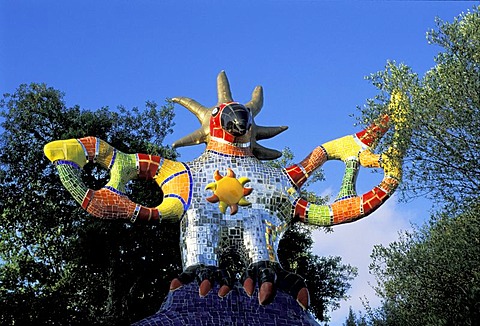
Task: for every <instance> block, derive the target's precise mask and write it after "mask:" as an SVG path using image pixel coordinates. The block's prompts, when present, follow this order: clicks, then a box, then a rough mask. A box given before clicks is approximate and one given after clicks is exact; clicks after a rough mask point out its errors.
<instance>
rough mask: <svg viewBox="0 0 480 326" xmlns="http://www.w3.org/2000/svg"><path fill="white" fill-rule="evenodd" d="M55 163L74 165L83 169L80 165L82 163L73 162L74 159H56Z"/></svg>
mask: <svg viewBox="0 0 480 326" xmlns="http://www.w3.org/2000/svg"><path fill="white" fill-rule="evenodd" d="M55 164H56V165H70V166H73V167H74V168H76V169H78V170H81V169H82V168H81V167H80V165H78V164H77V163H75V162H72V161H67V160H56V161H55Z"/></svg>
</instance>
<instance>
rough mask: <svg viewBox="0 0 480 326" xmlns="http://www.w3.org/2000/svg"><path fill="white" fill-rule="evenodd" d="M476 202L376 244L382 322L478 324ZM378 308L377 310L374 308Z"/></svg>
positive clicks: (479, 286) (479, 268)
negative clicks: (396, 237)
mask: <svg viewBox="0 0 480 326" xmlns="http://www.w3.org/2000/svg"><path fill="white" fill-rule="evenodd" d="M479 216H480V205H476V206H475V207H472V208H470V209H469V210H468V212H466V213H463V214H461V215H459V216H458V217H456V218H452V217H450V216H449V214H448V213H443V214H440V215H439V216H437V217H436V218H435V219H432V220H431V222H430V224H428V225H425V226H424V227H422V228H420V229H417V230H414V231H412V232H406V233H404V234H403V236H402V237H401V238H400V239H399V240H398V241H396V242H393V243H391V244H390V245H389V246H387V247H383V246H377V247H375V249H374V251H373V254H372V257H373V262H372V265H371V269H372V271H373V272H374V274H375V275H376V277H377V278H378V280H379V281H380V286H379V287H378V288H377V289H376V290H377V293H378V294H379V295H380V296H381V297H382V299H383V300H384V305H383V307H382V309H381V310H382V313H383V316H382V315H380V317H381V318H379V316H378V315H376V314H374V316H373V317H374V318H372V319H374V320H382V321H383V322H384V324H385V325H477V324H478V321H479V320H480V260H479V259H478V257H480V240H479V239H480V219H479ZM377 314H378V312H377Z"/></svg>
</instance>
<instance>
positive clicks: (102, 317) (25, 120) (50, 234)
mask: <svg viewBox="0 0 480 326" xmlns="http://www.w3.org/2000/svg"><path fill="white" fill-rule="evenodd" d="M1 107H2V117H3V118H4V121H3V123H2V127H3V132H2V136H1V144H0V146H1V151H0V153H1V154H0V171H1V175H0V178H1V179H0V192H1V193H2V196H1V199H0V213H1V215H0V255H1V262H2V263H1V266H0V301H1V302H2V305H0V323H1V324H2V325H13V324H22V325H29V324H49V325H67V324H68V325H77V324H78V325H80V324H81V325H84V324H112V325H113V324H117V325H119V324H128V323H130V322H132V321H135V320H138V319H140V318H142V317H144V316H146V315H149V314H152V313H154V312H155V311H156V310H157V309H158V306H159V304H160V303H161V300H162V298H163V297H164V295H165V293H166V291H167V289H168V282H169V280H170V279H171V278H172V277H173V276H174V275H176V273H177V272H178V271H179V269H180V268H181V263H180V259H179V256H180V254H179V249H178V237H179V233H178V225H177V226H175V225H171V224H162V225H161V226H145V225H143V226H139V225H135V226H132V225H130V224H128V223H124V222H119V221H101V220H97V219H93V218H92V217H90V216H88V214H86V213H85V212H84V211H82V210H81V209H80V208H79V207H78V205H77V204H76V203H75V202H74V201H73V199H72V197H71V196H70V195H69V194H68V192H67V191H66V190H65V189H64V188H63V186H62V184H61V182H60V180H59V177H58V174H57V173H56V171H55V168H54V166H53V165H52V164H51V163H50V162H49V161H48V160H47V158H46V157H44V155H43V150H42V149H43V146H44V145H45V144H46V143H47V142H50V141H53V140H56V139H68V138H79V137H82V136H85V135H93V136H98V137H100V138H102V139H105V140H106V141H108V142H110V143H111V144H112V145H114V146H115V147H117V148H119V149H121V150H124V151H127V152H128V151H139V152H149V153H155V154H160V155H162V156H166V157H170V158H175V153H174V152H173V151H172V150H171V149H169V148H167V147H164V146H162V145H161V143H162V141H163V138H164V137H165V136H166V135H167V134H168V133H169V132H170V131H171V128H172V118H173V111H172V107H171V105H169V104H167V105H166V106H163V107H158V106H157V105H156V104H155V103H153V102H148V103H147V104H146V108H145V109H144V110H139V109H137V108H134V109H133V110H127V109H125V108H119V109H118V110H117V111H112V110H109V109H108V108H101V109H99V110H96V111H86V110H81V109H80V108H79V107H78V106H75V107H71V108H67V107H66V105H65V103H64V102H63V94H61V93H60V92H58V91H56V90H54V89H52V88H48V87H46V86H45V85H39V84H32V85H29V86H27V85H21V86H20V87H19V88H18V89H17V91H16V92H15V93H14V94H11V95H10V94H6V95H5V96H4V99H3V100H2V102H1ZM96 169H97V167H95V166H90V171H93V172H94V173H93V174H94V175H96V176H97V178H98V179H94V178H92V177H91V176H89V173H87V174H86V175H85V181H86V183H87V184H89V185H92V187H95V185H99V186H97V187H96V188H99V187H100V185H103V184H105V183H106V178H107V176H106V175H105V173H102V172H103V171H99V170H98V171H96ZM86 170H87V169H86ZM90 171H89V172H90ZM95 171H96V172H95ZM140 190H143V196H142V194H140V195H139V196H138V197H139V199H142V200H144V201H146V202H148V201H149V200H151V198H149V197H148V196H145V194H147V193H151V194H155V193H157V195H158V192H159V190H158V189H156V188H155V187H154V185H153V184H150V185H145V184H141V185H140V184H132V185H131V186H130V191H131V192H135V193H137V192H138V191H140ZM161 248H168V250H161Z"/></svg>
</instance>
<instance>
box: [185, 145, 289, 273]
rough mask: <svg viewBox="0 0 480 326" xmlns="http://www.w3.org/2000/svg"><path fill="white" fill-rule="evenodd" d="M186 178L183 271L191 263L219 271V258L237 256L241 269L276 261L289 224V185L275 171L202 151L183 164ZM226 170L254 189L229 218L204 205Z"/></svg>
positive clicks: (247, 157) (244, 159)
mask: <svg viewBox="0 0 480 326" xmlns="http://www.w3.org/2000/svg"><path fill="white" fill-rule="evenodd" d="M186 165H187V166H188V168H189V171H190V173H191V180H192V187H191V192H192V195H191V198H192V200H191V203H190V206H189V208H188V209H187V211H186V213H185V215H184V217H183V219H182V221H181V237H180V239H181V252H182V261H183V264H184V268H185V267H188V266H191V265H194V264H205V265H214V266H220V264H221V263H222V256H223V255H226V254H228V253H229V252H236V253H237V254H239V256H240V259H241V261H242V263H243V264H244V265H245V266H248V265H249V264H251V263H253V262H257V261H264V260H269V261H278V259H277V254H276V253H277V248H278V243H279V241H280V238H281V236H282V234H283V232H284V231H285V229H286V226H287V224H288V223H289V222H290V221H291V219H292V207H293V206H292V201H291V198H290V197H289V194H288V191H287V190H288V189H290V188H291V187H292V184H291V183H290V181H289V180H288V178H287V176H286V175H285V173H284V172H283V171H282V170H281V169H278V168H274V167H271V166H269V165H267V164H264V163H262V162H261V161H259V160H258V159H257V158H255V157H254V156H253V155H248V154H247V155H243V153H241V151H238V152H237V153H235V154H229V153H225V152H218V151H214V150H209V149H207V150H206V151H205V152H204V153H203V154H202V155H201V156H200V157H199V158H197V159H195V160H193V161H191V162H188V163H186ZM227 168H230V169H231V170H232V171H233V172H234V173H235V174H236V176H237V177H246V178H248V179H249V180H250V182H249V183H248V184H247V186H248V187H251V188H253V191H252V192H251V194H249V195H248V196H246V197H245V198H246V199H247V200H248V201H249V202H250V203H251V205H249V206H245V207H240V208H239V210H238V212H237V213H236V214H234V215H231V214H230V212H229V211H228V210H227V212H226V213H225V214H223V213H222V212H221V211H220V209H219V207H218V205H217V204H214V203H211V202H209V201H207V200H206V198H207V197H209V196H210V195H211V191H210V190H206V189H205V188H206V186H207V185H208V184H210V183H211V182H212V181H214V173H215V171H216V170H219V172H220V174H221V175H224V174H225V173H226V170H227Z"/></svg>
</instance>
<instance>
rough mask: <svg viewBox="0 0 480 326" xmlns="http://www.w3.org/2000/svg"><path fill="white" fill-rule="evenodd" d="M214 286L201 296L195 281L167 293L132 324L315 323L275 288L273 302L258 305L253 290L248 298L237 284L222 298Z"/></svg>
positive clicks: (261, 325)
mask: <svg viewBox="0 0 480 326" xmlns="http://www.w3.org/2000/svg"><path fill="white" fill-rule="evenodd" d="M217 291H218V285H217V286H214V288H213V289H212V290H211V291H210V293H209V294H208V295H207V296H206V297H204V298H201V297H200V296H199V295H198V285H197V284H196V283H195V282H192V283H190V284H187V285H184V286H183V287H182V288H180V289H178V290H176V291H173V292H170V293H169V294H168V295H167V297H166V298H165V301H164V302H163V304H162V306H161V307H160V310H159V311H158V312H157V313H156V314H155V315H153V316H150V317H148V318H145V319H143V320H141V321H139V322H137V323H134V324H133V325H135V326H157V325H162V326H180V325H192V326H207V325H209V326H210V325H222V326H223V325H225V326H233V325H249V326H256V325H258V326H274V325H289V326H297V325H298V326H300V325H308V326H318V325H319V324H318V323H317V322H316V321H315V319H314V318H313V316H312V315H311V314H310V313H308V312H306V311H304V310H303V309H302V308H301V307H300V306H299V305H298V303H297V302H296V301H295V299H294V298H292V297H291V296H290V295H288V294H286V293H284V292H282V291H278V292H277V295H276V297H275V300H274V301H273V303H271V304H269V305H266V306H261V305H260V304H259V303H258V299H257V294H258V292H257V290H255V292H254V294H253V295H252V297H248V296H247V295H246V293H245V291H244V290H243V288H242V287H241V286H240V285H239V284H237V286H235V287H234V288H233V290H232V291H231V292H230V293H229V294H228V295H227V296H226V297H225V298H223V299H222V298H220V297H219V296H218V295H217V294H216V293H217Z"/></svg>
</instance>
